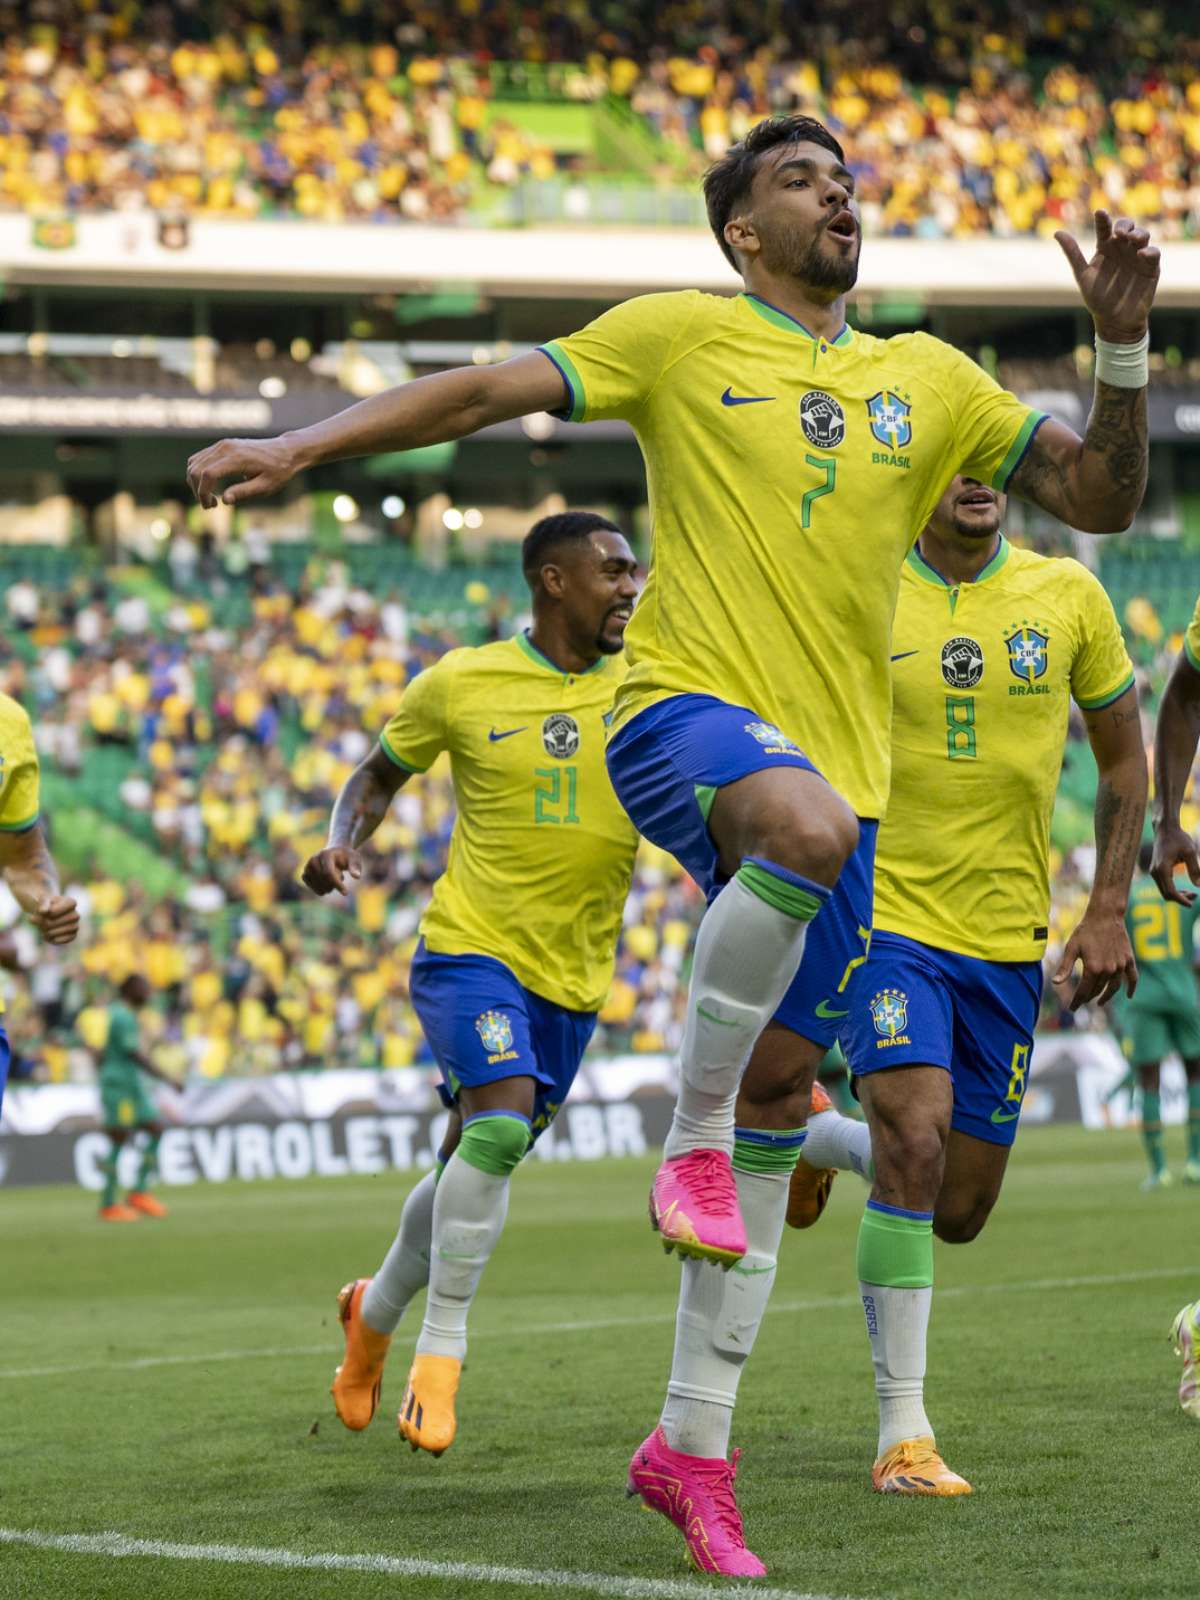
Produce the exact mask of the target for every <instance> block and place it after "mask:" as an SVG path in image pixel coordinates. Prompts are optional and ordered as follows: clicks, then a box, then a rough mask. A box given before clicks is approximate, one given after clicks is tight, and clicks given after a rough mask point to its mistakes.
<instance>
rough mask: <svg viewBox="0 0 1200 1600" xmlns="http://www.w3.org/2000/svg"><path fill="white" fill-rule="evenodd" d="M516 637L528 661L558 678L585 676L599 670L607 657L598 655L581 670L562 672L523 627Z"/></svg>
mask: <svg viewBox="0 0 1200 1600" xmlns="http://www.w3.org/2000/svg"><path fill="white" fill-rule="evenodd" d="M516 638H517V644H518V646H519V647H520V648H521V649H522V650H523V651H524V652H525V654H526V655H527V656H528V657H529V659H530V661H532V662H534V664H535V665H537V666H539V667H544V668H545V669H546V671H547V672H554V673H557V674H558V676H559V677H560V678H585V677H586V676H587V675H588V673H589V672H599V671H600V670H601V668H602V667H603V666H604V663H605V661H606V660H607V659H608V658H607V656H598V657H597V658H596V660H595V661H593V662H592V664H591V666H590V667H584V669H583V671H582V672H564V671H563V669H562V668H561V667H560V666H559V665H558V663H557V662H554V661H551V659H550V657H549V656H547V655H543V654H542V652H541V651H540V650H539V649H538V647H537V645H535V644H534V642H533V640H532V639H531V638H530V637H529V634H528V633H527V632H526V631H525V630H524V629H522V630H521V632H520V633H518V634H517V636H516Z"/></svg>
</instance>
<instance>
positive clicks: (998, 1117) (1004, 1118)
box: [992, 1110, 1021, 1122]
mask: <svg viewBox="0 0 1200 1600" xmlns="http://www.w3.org/2000/svg"><path fill="white" fill-rule="evenodd" d="M1020 1115H1021V1113H1020V1112H1019V1111H1000V1110H996V1111H993V1112H992V1121H993V1122H1015V1121H1016V1120H1017V1118H1018V1117H1019V1116H1020Z"/></svg>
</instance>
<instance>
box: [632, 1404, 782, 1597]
mask: <svg viewBox="0 0 1200 1600" xmlns="http://www.w3.org/2000/svg"><path fill="white" fill-rule="evenodd" d="M741 1453H742V1452H741V1451H740V1450H735V1451H734V1452H733V1460H732V1461H725V1460H723V1459H722V1458H721V1457H720V1456H718V1457H715V1458H714V1459H712V1460H709V1458H708V1457H706V1456H685V1455H682V1454H681V1453H680V1452H679V1451H678V1450H672V1449H671V1447H670V1445H669V1444H668V1443H667V1441H666V1437H665V1435H664V1434H663V1431H662V1429H661V1427H659V1428H655V1430H654V1432H653V1433H652V1434H651V1435H650V1437H649V1438H648V1439H646V1440H644V1441H643V1443H641V1444H640V1445H638V1447H637V1449H636V1450H635V1451H634V1452H633V1460H632V1461H631V1462H630V1463H629V1481H628V1483H627V1484H626V1486H625V1493H626V1494H627V1495H629V1497H630V1498H631V1499H632V1498H633V1497H634V1496H638V1497H639V1498H640V1499H641V1502H642V1504H643V1505H644V1506H646V1507H647V1509H648V1510H650V1511H658V1512H661V1513H662V1515H663V1516H664V1517H666V1518H667V1519H668V1520H669V1521H671V1522H673V1523H674V1524H675V1526H676V1527H677V1528H678V1529H679V1531H680V1533H682V1534H683V1537H684V1540H685V1541H686V1543H687V1553H688V1559H689V1561H691V1563H692V1565H693V1566H694V1567H695V1568H696V1570H697V1571H698V1572H719V1573H721V1574H722V1576H723V1577H726V1578H761V1577H764V1576H765V1575H766V1571H767V1569H766V1567H764V1566H763V1564H762V1562H761V1561H760V1560H759V1559H758V1557H757V1556H756V1555H755V1554H754V1552H753V1550H747V1549H746V1539H745V1535H744V1533H743V1531H742V1516H741V1512H740V1511H739V1510H738V1508H737V1500H736V1499H735V1498H734V1493H733V1480H734V1478H735V1477H736V1476H737V1464H738V1457H739V1456H740V1455H741Z"/></svg>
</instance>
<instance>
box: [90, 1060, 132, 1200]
mask: <svg viewBox="0 0 1200 1600" xmlns="http://www.w3.org/2000/svg"><path fill="white" fill-rule="evenodd" d="M136 1088H137V1086H136V1084H134V1083H132V1082H130V1081H129V1080H128V1078H126V1077H122V1078H120V1079H119V1080H118V1079H117V1078H115V1077H113V1076H109V1077H108V1078H107V1079H102V1080H101V1083H100V1112H101V1120H102V1121H103V1123H104V1132H105V1135H106V1137H107V1139H108V1151H107V1154H105V1155H104V1156H103V1157H102V1158H101V1161H100V1171H101V1172H102V1173H103V1175H104V1183H103V1187H102V1189H101V1191H100V1211H99V1217H100V1221H101V1222H137V1221H139V1220H140V1219H139V1216H138V1213H137V1212H136V1211H135V1210H134V1209H133V1207H132V1206H127V1205H123V1204H122V1202H121V1200H120V1197H119V1194H118V1182H117V1168H118V1165H119V1163H120V1159H121V1151H122V1150H123V1149H124V1148H125V1145H126V1143H127V1141H128V1139H129V1136H130V1134H131V1133H132V1132H133V1129H134V1127H135V1125H136V1121H137V1098H136Z"/></svg>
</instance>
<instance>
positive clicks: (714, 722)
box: [608, 694, 878, 1049]
mask: <svg viewBox="0 0 1200 1600" xmlns="http://www.w3.org/2000/svg"><path fill="white" fill-rule="evenodd" d="M770 767H797V768H799V769H800V770H801V771H803V772H817V768H816V767H815V766H814V765H813V763H812V762H811V761H810V760H809V759H808V757H807V756H806V755H805V754H804V752H803V751H802V750H801V749H800V747H799V745H797V744H796V743H794V741H793V740H791V739H789V738H788V737H787V735H786V734H784V733H783V732H781V731H780V729H779V728H777V727H776V726H775V725H774V723H770V722H766V721H764V720H763V719H762V718H761V717H759V716H758V715H757V713H755V712H754V711H751V710H749V709H748V708H747V707H746V706H735V705H729V704H728V703H727V702H726V701H724V700H717V699H715V698H714V697H713V696H712V695H704V694H679V695H672V696H671V698H670V699H668V700H660V701H658V703H657V704H656V705H652V706H650V707H648V708H647V709H646V710H645V711H641V712H639V713H638V715H637V716H636V717H633V718H632V719H631V720H630V721H629V722H627V723H626V724H625V726H624V727H623V728H621V729H620V730H619V731H618V732H617V733H615V734H614V735H613V737H612V738H611V739H610V741H609V745H608V775H609V777H610V778H611V779H612V785H613V788H614V789H615V790H616V794H617V799H618V800H619V801H620V802H621V804H622V806H624V808H625V810H626V811H627V812H628V814H629V816H630V818H631V820H632V822H633V824H634V826H635V827H636V828H637V829H638V831H639V833H642V834H644V835H645V836H646V838H647V839H649V840H650V841H651V842H652V843H653V844H656V845H659V846H660V847H661V848H662V849H663V850H666V851H668V852H669V853H670V854H671V855H673V856H674V857H675V859H676V861H678V862H679V864H680V866H682V867H683V868H684V869H685V871H687V872H688V873H689V874H690V875H691V877H692V878H694V879H695V881H696V882H697V883H698V884H699V886H700V888H701V889H702V890H703V891H704V894H705V896H706V897H707V899H708V901H709V903H710V904H711V903H712V901H713V899H714V898H715V897H716V896H717V895H718V894H719V893H720V891H721V889H722V888H723V887H724V884H725V878H724V876H723V874H722V873H721V870H720V867H719V865H718V861H717V850H716V846H715V845H714V844H713V840H712V835H711V834H710V833H709V831H708V813H709V810H710V809H711V806H712V802H713V797H714V796H715V794H716V792H717V790H718V789H721V788H724V787H725V785H726V784H729V783H736V782H737V781H738V779H739V778H746V777H749V776H750V774H751V773H753V772H763V771H765V770H766V769H768V768H770ZM818 775H819V774H818ZM877 831H878V824H877V823H875V822H873V821H869V820H867V821H864V820H861V819H860V822H859V843H858V849H857V850H856V851H855V853H854V855H853V856H851V858H850V860H849V861H847V863H846V865H845V866H844V867H843V868H842V872H841V876H840V877H839V878H838V881H837V886H836V887H835V889H834V891H833V893H832V895H831V896H830V897H829V899H828V900H827V901H826V903H825V905H824V906H822V908H821V910H820V911H819V912H818V913H817V915H816V916H815V917H814V918H813V920H812V922H811V923H810V925H809V929H808V937H807V939H806V940H805V945H804V959H803V960H802V962H801V963H800V970H799V972H797V974H796V977H795V979H794V980H793V982H792V986H791V988H790V989H789V990H788V992H787V995H786V996H785V998H784V1001H783V1004H782V1005H781V1006H780V1008H779V1010H778V1012H777V1013H776V1015H775V1020H776V1021H777V1022H780V1023H782V1024H783V1025H784V1026H785V1027H787V1028H790V1029H791V1030H792V1032H793V1033H798V1034H800V1035H801V1036H802V1037H803V1038H805V1039H811V1040H812V1041H813V1042H814V1043H816V1044H819V1045H821V1046H823V1047H824V1048H825V1049H828V1048H829V1046H830V1045H831V1044H832V1043H833V1042H834V1039H835V1038H836V1037H837V1034H838V1030H839V1028H840V1027H841V1025H842V1024H843V1021H844V1019H845V1018H846V1016H847V1015H848V1013H849V1009H850V996H851V994H852V992H853V990H854V988H855V986H856V985H857V983H858V981H859V979H860V975H861V972H862V968H863V966H864V963H865V957H866V951H867V941H868V938H869V929H870V926H871V912H872V905H873V893H872V890H873V883H874V868H875V835H876V832H877Z"/></svg>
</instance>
